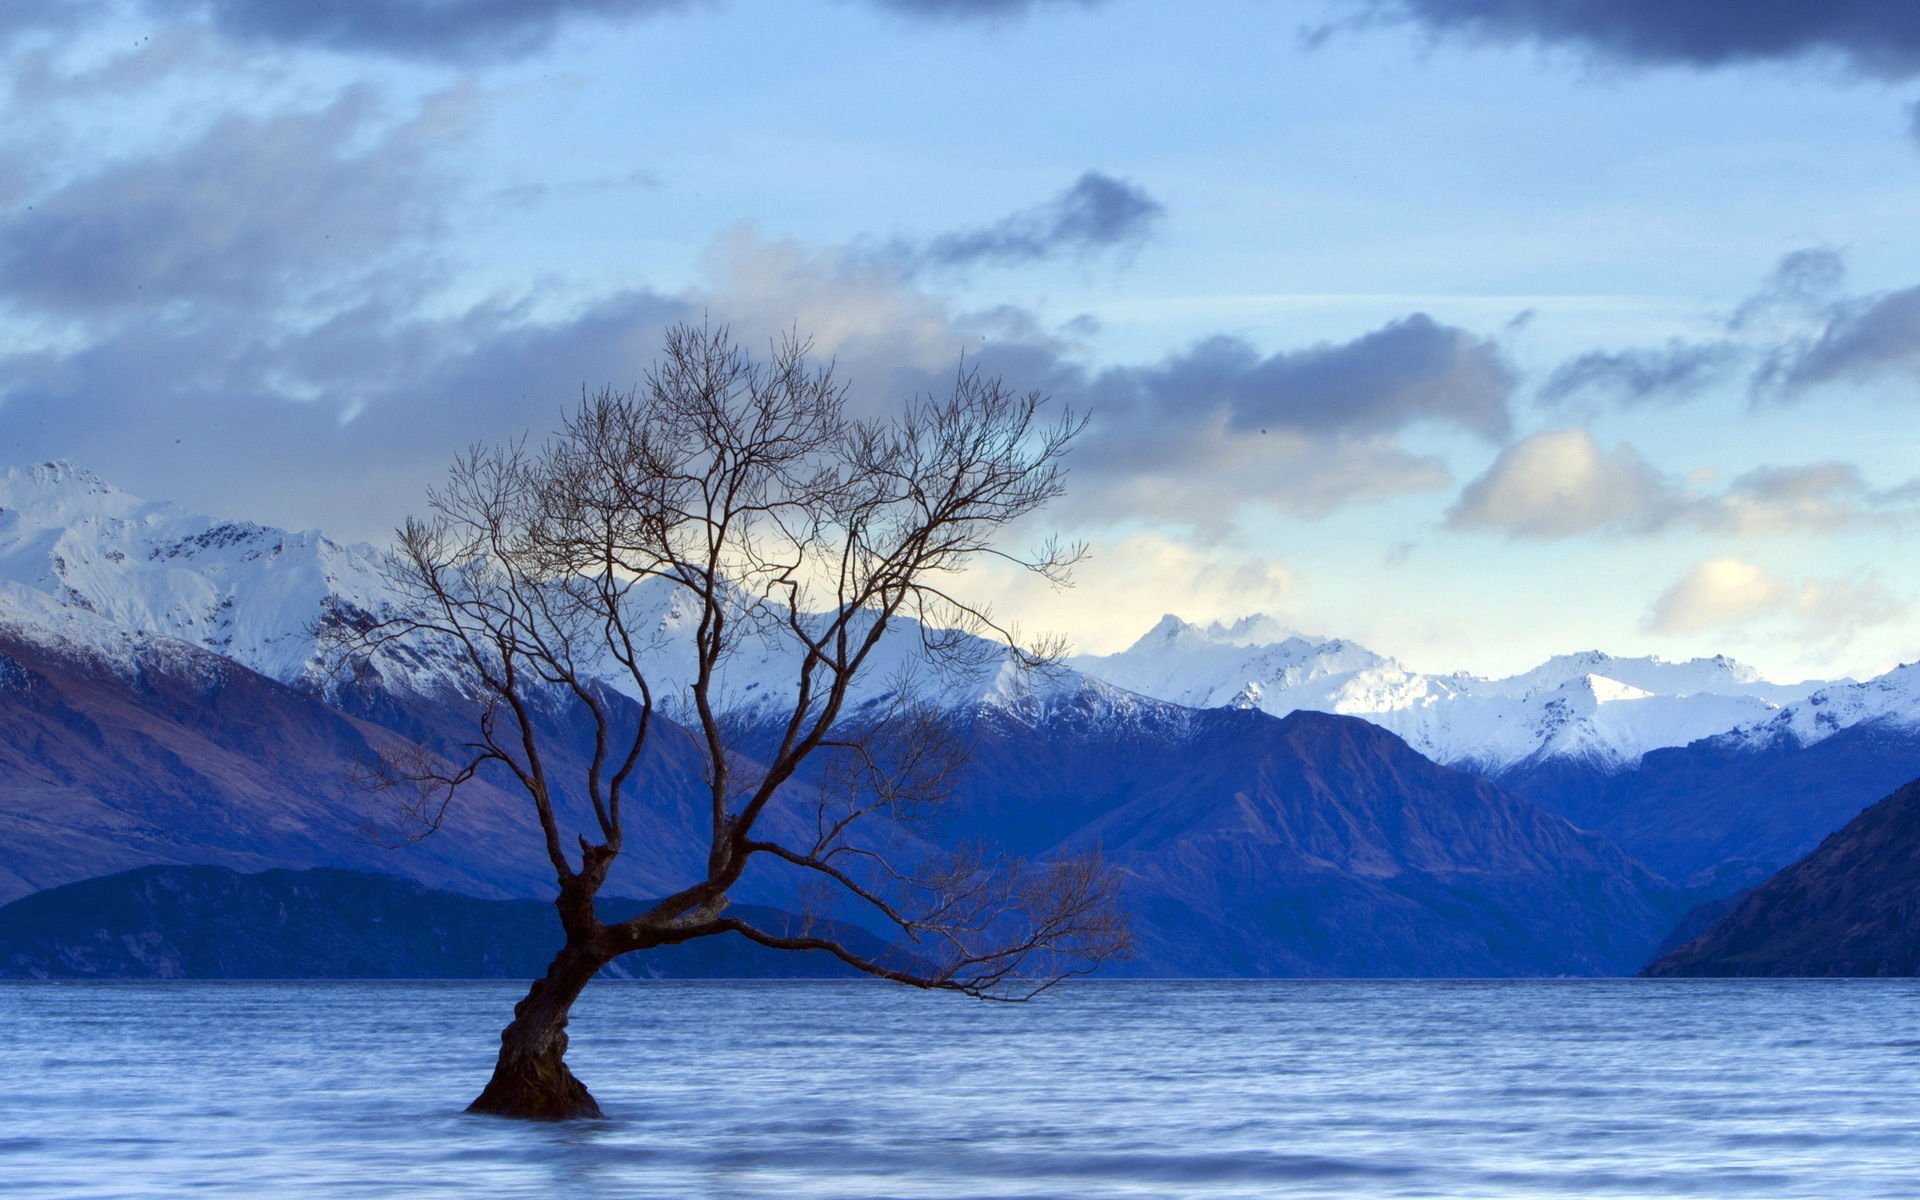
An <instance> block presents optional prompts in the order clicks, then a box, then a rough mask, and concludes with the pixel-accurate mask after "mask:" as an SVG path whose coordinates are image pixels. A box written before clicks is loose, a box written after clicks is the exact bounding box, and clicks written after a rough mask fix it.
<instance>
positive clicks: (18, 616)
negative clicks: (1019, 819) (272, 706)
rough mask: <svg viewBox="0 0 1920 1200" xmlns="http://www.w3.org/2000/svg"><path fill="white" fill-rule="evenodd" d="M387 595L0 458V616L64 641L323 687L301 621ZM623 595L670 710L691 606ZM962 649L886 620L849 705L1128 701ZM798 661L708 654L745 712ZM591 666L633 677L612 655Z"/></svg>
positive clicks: (422, 671) (406, 682)
mask: <svg viewBox="0 0 1920 1200" xmlns="http://www.w3.org/2000/svg"><path fill="white" fill-rule="evenodd" d="M396 602H397V594H396V592H395V591H394V588H393V586H392V584H391V583H390V582H389V581H388V579H387V578H386V576H385V574H384V572H383V568H382V556H381V554H380V553H379V551H377V550H375V549H374V548H373V547H371V546H366V545H350V544H343V543H340V542H336V541H333V540H332V539H330V538H328V537H326V536H325V535H324V534H322V533H320V532H318V531H311V530H310V531H307V532H303V533H289V532H287V531H285V530H281V529H275V528H272V527H270V526H264V525H256V524H253V523H251V522H246V521H222V520H216V519H214V518H211V517H205V516H199V515H196V514H193V513H190V512H187V511H185V510H184V509H181V508H180V507H178V506H177V505H173V504H170V503H165V502H156V501H149V500H145V499H143V498H141V497H139V496H135V495H132V494H130V493H128V492H125V491H122V490H121V489H119V488H117V487H115V486H113V485H112V484H111V483H108V482H107V481H106V480H103V479H101V478H100V477H99V476H97V475H95V474H93V473H92V472H89V471H87V470H85V469H84V468H82V467H78V466H75V465H74V464H72V463H66V462H53V463H42V464H40V465H37V466H32V467H26V468H15V469H8V470H4V471H0V620H5V621H7V622H8V623H9V624H10V625H12V626H14V627H16V628H28V627H30V628H32V629H35V630H38V631H39V633H40V635H41V636H42V638H43V639H44V638H47V637H51V638H55V639H57V640H59V641H60V642H61V643H62V644H64V645H65V646H66V647H67V648H69V649H75V648H79V649H89V650H91V651H93V652H94V653H96V654H107V655H111V656H117V657H119V658H126V657H127V655H128V653H129V651H128V648H127V647H128V638H130V637H132V636H134V635H136V634H137V635H140V636H142V637H144V638H146V639H152V638H155V637H159V638H171V639H177V640H178V641H181V642H185V643H187V644H188V645H191V646H195V647H199V648H201V649H205V650H211V651H213V652H215V653H217V654H220V655H223V656H225V657H227V658H230V659H233V660H234V661H236V662H239V663H241V664H242V665H244V666H246V667H248V668H250V669H252V670H254V671H258V672H259V673H260V674H262V675H266V676H268V677H269V678H272V679H275V680H278V681H279V682H282V683H287V684H292V685H294V686H297V687H303V688H307V689H310V690H324V688H325V686H326V683H327V680H326V679H325V671H326V664H325V662H324V659H323V655H322V651H321V649H320V646H319V645H318V642H317V637H316V629H315V627H316V624H317V623H318V622H320V621H322V620H325V619H328V618H333V617H357V616H373V617H379V616H383V615H387V614H389V613H391V612H392V611H393V609H394V606H395V604H396ZM632 604H633V608H634V610H635V612H634V627H635V629H636V630H639V631H642V632H643V633H644V634H645V635H647V636H649V637H650V638H651V640H652V642H653V648H652V650H651V652H650V654H649V660H650V661H649V667H650V670H649V672H648V673H649V677H650V682H651V683H652V684H653V686H654V692H655V695H656V697H659V698H661V699H663V700H664V701H665V702H666V704H667V706H668V708H669V709H670V710H671V709H672V708H673V706H674V703H675V698H676V697H677V696H680V695H683V694H684V692H685V688H686V685H687V683H688V682H689V681H690V680H691V678H692V676H693V659H692V644H691V638H692V633H693V629H694V627H695V626H696V625H697V624H698V620H699V614H698V611H697V609H696V607H695V605H694V603H693V600H692V598H691V596H690V595H689V594H688V593H686V592H685V591H684V590H681V589H678V588H675V587H673V586H672V585H670V584H667V583H664V582H655V583H653V584H650V585H647V586H642V587H639V588H636V589H635V591H634V594H633V596H632ZM975 649H976V650H977V651H978V653H973V654H968V655H963V656H962V657H963V658H965V659H966V660H967V665H966V666H965V667H963V668H955V667H952V666H949V667H947V668H945V669H939V668H936V667H934V666H932V665H930V664H929V663H928V662H927V661H926V657H925V655H924V653H923V651H922V648H921V639H920V637H919V635H918V631H917V629H916V628H915V627H914V626H913V625H912V623H911V622H904V623H902V624H901V626H900V627H899V628H897V629H896V630H895V631H894V632H891V633H890V634H889V636H888V637H887V639H886V641H884V642H883V643H882V645H881V646H880V647H878V648H877V650H876V653H875V656H874V659H873V661H872V662H871V664H870V665H869V667H868V668H867V669H866V670H865V671H864V672H863V673H862V675H861V676H859V677H858V684H857V689H856V691H855V693H854V694H853V696H852V697H851V698H850V699H851V701H852V703H853V705H854V708H855V711H856V712H857V711H859V710H860V709H862V708H865V709H867V710H870V711H871V710H873V709H875V708H877V707H878V706H881V705H883V704H884V703H885V702H886V701H887V700H888V699H889V698H890V697H891V696H892V695H893V694H894V693H895V692H897V691H899V690H900V689H903V688H910V689H912V690H913V692H914V693H915V695H916V696H918V697H919V698H920V699H921V700H922V701H924V702H926V703H930V704H933V705H936V706H939V707H941V708H946V709H971V708H976V707H979V708H988V709H993V710H997V711H1000V712H1003V713H1005V714H1009V715H1012V716H1016V717H1020V718H1022V719H1025V720H1028V721H1033V720H1038V719H1041V718H1042V717H1043V716H1044V714H1046V713H1048V712H1050V711H1053V710H1055V709H1057V708H1059V707H1061V706H1064V705H1075V704H1077V705H1081V706H1086V705H1092V706H1094V707H1097V708H1100V709H1103V710H1109V711H1119V710H1122V709H1125V708H1127V707H1129V706H1130V705H1134V704H1137V703H1139V702H1140V701H1139V698H1138V697H1133V696H1129V695H1127V694H1125V693H1123V692H1121V691H1120V690H1119V689H1117V688H1113V687H1110V686H1107V685H1105V684H1103V683H1101V682H1099V681H1098V680H1089V679H1085V678H1083V677H1081V676H1080V675H1079V674H1078V673H1077V672H1073V671H1066V670H1059V671H1048V672H1040V673H1035V672H1029V671H1024V670H1021V669H1019V668H1018V667H1017V666H1016V665H1015V664H1013V663H1012V662H1010V661H1009V660H1008V659H1007V657H1006V656H1005V655H1004V654H999V653H995V652H994V651H993V649H992V647H990V646H988V645H987V644H985V643H978V644H977V645H976V646H975ZM798 662H799V659H798V655H797V654H796V653H795V652H794V650H793V648H792V645H791V643H790V642H784V641H783V640H781V639H778V638H775V639H770V640H768V641H766V642H765V643H762V642H759V641H756V640H754V639H751V638H747V639H743V640H742V642H741V644H740V646H739V649H738V652H737V653H735V654H734V655H733V656H732V657H731V658H730V659H729V660H728V662H727V664H726V666H725V669H724V674H723V676H722V679H721V686H720V689H719V692H720V695H721V696H722V698H723V703H724V704H725V706H726V707H728V708H729V709H732V710H735V711H736V712H739V713H742V714H745V715H746V716H748V717H753V716H772V715H774V710H777V709H780V708H781V706H782V705H783V704H790V703H791V696H792V693H793V691H794V688H795V676H796V672H797V670H798ZM375 667H376V669H377V670H378V672H379V674H380V676H381V680H382V682H383V683H384V684H385V685H386V686H387V687H388V688H389V689H390V690H401V691H412V692H417V693H420V694H423V695H434V694H437V693H438V692H440V691H442V690H443V689H445V688H447V687H449V686H456V681H457V679H458V678H459V672H458V670H457V668H456V667H455V665H454V664H453V663H451V662H449V661H448V660H447V659H446V658H445V657H444V656H442V655H436V654H435V653H434V652H433V651H432V649H431V647H427V648H425V652H424V653H420V654H388V655H383V656H381V657H380V658H379V659H378V660H377V661H376V663H375ZM605 676H606V678H607V680H608V682H610V683H612V684H613V686H615V687H616V688H622V690H626V691H629V692H631V691H633V690H634V689H633V687H632V681H631V680H630V679H626V678H625V677H624V675H623V673H622V672H620V671H618V670H617V669H614V668H611V667H610V668H609V669H608V670H607V671H606V672H605ZM623 684H624V685H625V686H624V687H623ZM779 715H784V712H781V713H780V714H779Z"/></svg>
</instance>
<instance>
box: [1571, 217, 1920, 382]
mask: <svg viewBox="0 0 1920 1200" xmlns="http://www.w3.org/2000/svg"><path fill="white" fill-rule="evenodd" d="M1845 282H1846V264H1845V262H1844V261H1843V260H1842V258H1841V256H1840V254H1839V252H1838V251H1836V250H1833V249H1830V248H1828V247H1824V246H1816V247H1810V248H1808V249H1804V250H1796V251H1793V252H1792V253H1790V254H1787V255H1785V256H1783V257H1782V258H1781V259H1780V261H1779V262H1778V263H1777V264H1775V266H1774V268H1773V270H1771V271H1770V272H1768V274H1767V276H1766V278H1765V279H1763V280H1762V281H1761V282H1760V285H1759V286H1758V287H1757V288H1756V289H1755V290H1754V292H1753V293H1752V294H1751V295H1749V296H1748V297H1746V298H1745V299H1744V300H1742V301H1741V302H1740V304H1739V305H1738V306H1736V307H1735V309H1734V310H1733V312H1732V314H1731V315H1730V316H1727V317H1725V318H1724V319H1722V320H1721V322H1720V325H1721V329H1722V332H1723V335H1724V336H1721V337H1708V338H1701V339H1697V340H1691V341H1690V340H1685V339H1674V340H1671V341H1669V342H1667V343H1666V345H1664V346H1655V347H1636V348H1630V349H1625V350H1594V351H1589V352H1588V353H1585V354H1581V355H1578V356H1576V357H1574V358H1572V359H1570V360H1568V361H1567V362H1565V363H1562V364H1561V365H1560V366H1559V367H1558V368H1556V369H1555V370H1554V372H1553V373H1552V374H1551V375H1549V376H1548V377H1547V381H1546V382H1545V383H1544V384H1543V385H1542V386H1541V388H1540V392H1539V399H1540V400H1541V401H1542V402H1543V403H1545V404H1549V405H1555V404H1564V403H1567V402H1569V401H1574V400H1586V399H1599V400H1607V401H1612V402H1615V403H1618V404H1621V405H1624V406H1631V405H1637V404H1650V403H1678V402H1681V401H1685V400H1688V399H1691V398H1693V397H1694V396H1697V395H1699V394H1700V393H1702V392H1704V391H1706V390H1708V389H1709V388H1711V387H1713V386H1715V385H1717V384H1721V383H1724V382H1728V381H1731V380H1734V379H1736V378H1741V377H1744V386H1745V387H1746V388H1747V390H1748V392H1749V394H1750V396H1751V397H1752V399H1753V400H1754V401H1755V402H1756V403H1764V402H1781V401H1789V400H1796V399H1800V398H1801V397H1802V396H1804V395H1805V394H1806V393H1808V392H1809V391H1810V390H1812V389H1815V388H1817V387H1820V386H1822V385H1826V384H1832V383H1839V382H1850V383H1861V382H1867V381H1870V380H1875V379H1886V378H1898V377H1900V376H1901V375H1902V373H1909V374H1910V373H1912V372H1914V371H1915V370H1917V369H1920V287H1916V288H1911V289H1907V290H1904V291H1895V292H1887V293H1882V294H1879V295H1875V296H1866V297H1857V296H1848V295H1846V294H1845V293H1844V290H1843V287H1844V284H1845Z"/></svg>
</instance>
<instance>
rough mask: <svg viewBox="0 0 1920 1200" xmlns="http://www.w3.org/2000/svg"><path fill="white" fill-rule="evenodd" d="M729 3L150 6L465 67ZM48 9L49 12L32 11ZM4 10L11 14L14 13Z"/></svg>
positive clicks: (976, 15)
mask: <svg viewBox="0 0 1920 1200" xmlns="http://www.w3.org/2000/svg"><path fill="white" fill-rule="evenodd" d="M722 2H723V0H325V2H324V3H312V2H307V0H144V3H145V7H146V8H147V10H148V11H150V12H152V13H153V14H155V15H156V16H159V17H162V18H175V19H188V20H204V21H208V22H210V23H211V24H212V26H213V27H214V28H215V29H217V30H219V31H220V32H221V33H222V34H224V35H225V36H227V37H229V38H233V39H235V40H239V41H249V42H259V43H266V44H269V45H280V46H297V47H302V48H306V49H317V50H327V51H333V52H337V53H344V54H373V55H382V56H387V57H392V58H401V59H412V60H415V61H426V62H441V63H448V64H454V65H461V66H471V65H476V64H482V63H491V62H503V61H508V60H512V59H518V58H525V57H529V56H531V55H535V54H538V53H540V52H541V51H543V50H545V49H547V48H548V47H549V46H550V45H552V43H553V40H554V38H555V37H556V36H558V34H559V33H560V31H561V30H562V29H563V28H564V27H565V26H566V25H568V24H569V23H571V22H574V21H579V20H599V21H606V22H619V21H642V20H648V19H651V18H657V17H662V16H668V15H672V14H675V13H681V12H687V11H691V10H696V9H699V8H704V7H712V6H714V5H717V4H719V3H722ZM868 2H869V3H870V4H872V5H873V6H874V7H877V8H879V9H881V10H882V11H885V12H890V13H895V14H898V15H901V16H906V17H911V18H919V19H923V20H926V21H931V22H961V21H967V20H1009V19H1016V18H1020V17H1024V16H1026V15H1027V14H1029V13H1030V12H1032V11H1034V10H1036V9H1040V8H1048V7H1066V6H1072V7H1079V8H1091V7H1094V6H1096V5H1097V4H1099V3H1102V2H1103V0H868ZM40 5H45V6H46V8H47V9H48V11H47V12H46V13H45V14H34V13H32V12H31V10H33V9H35V8H36V7H38V6H40ZM17 7H18V8H21V9H24V10H28V13H27V14H26V15H16V16H11V17H9V16H0V40H3V39H4V38H5V36H6V34H7V31H8V28H9V23H12V24H16V25H19V26H22V27H28V26H32V25H51V24H54V23H55V20H56V18H58V19H59V20H60V21H62V22H65V21H70V20H72V19H73V17H74V16H75V15H77V14H78V11H79V8H80V6H78V5H69V4H67V3H64V2H63V0H33V2H32V3H29V4H22V5H18V6H17ZM7 11H11V10H10V9H9V10H7Z"/></svg>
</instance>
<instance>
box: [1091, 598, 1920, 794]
mask: <svg viewBox="0 0 1920 1200" xmlns="http://www.w3.org/2000/svg"><path fill="white" fill-rule="evenodd" d="M1270 631H1279V632H1280V633H1281V634H1282V636H1281V637H1280V640H1278V641H1271V642H1262V641H1259V640H1257V638H1258V636H1259V634H1260V633H1262V632H1270ZM1072 665H1073V666H1075V667H1077V668H1078V669H1080V670H1082V671H1085V672H1088V673H1090V674H1094V675H1097V676H1100V677H1101V678H1104V679H1107V680H1109V681H1111V682H1113V683H1115V684H1118V685H1119V686H1121V687H1124V688H1129V689H1132V690H1134V691H1137V692H1141V693H1143V694H1145V695H1149V696H1154V697H1157V698H1160V699H1164V700H1170V701H1173V702H1174V703H1176V704H1184V705H1188V706H1190V707H1194V708H1216V707H1223V706H1234V707H1244V708H1258V709H1261V710H1262V711H1265V712H1268V713H1272V714H1274V715H1275V716H1284V715H1286V714H1287V713H1290V712H1294V711H1297V710H1302V709H1304V710H1308V711H1315V712H1331V713H1341V714H1345V715H1349V716H1357V717H1364V718H1365V719H1367V720H1369V721H1372V722H1374V723H1375V724H1377V725H1380V726H1383V727H1385V728H1387V729H1389V730H1392V731H1393V732H1394V733H1396V734H1399V735H1400V736H1401V737H1403V738H1405V739H1406V740H1407V741H1408V742H1409V743H1411V744H1412V745H1413V746H1414V747H1415V748H1416V749H1418V750H1420V751H1421V752H1422V753H1424V754H1426V755H1427V756H1428V757H1429V758H1433V759H1435V760H1436V761H1439V762H1444V763H1452V764H1457V765H1462V766H1469V767H1473V768H1476V769H1479V770H1486V771H1498V770H1502V769H1505V768H1508V767H1512V766H1515V765H1518V764H1519V763H1522V762H1525V761H1528V760H1530V759H1535V758H1557V757H1566V758H1574V759H1580V760H1583V761H1588V762H1592V763H1595V764H1597V765H1600V766H1604V767H1625V766H1630V765H1632V764H1633V763H1636V762H1638V761H1639V759H1640V757H1641V756H1642V755H1644V754H1645V753H1646V752H1647V751H1649V750H1652V749H1656V748H1658V747H1662V746H1677V745H1684V744H1686V743H1687V742H1690V741H1693V740H1695V739H1697V738H1702V737H1708V736H1711V735H1714V734H1717V733H1721V732H1724V731H1726V730H1729V729H1732V728H1734V727H1736V726H1740V725H1744V724H1749V723H1752V722H1755V721H1762V720H1765V719H1768V718H1770V717H1771V716H1772V715H1773V714H1774V713H1775V712H1776V711H1778V709H1779V707H1780V706H1781V705H1783V704H1787V703H1791V702H1793V701H1796V700H1800V699H1802V698H1803V697H1806V696H1807V695H1809V694H1810V693H1812V692H1813V691H1815V689H1817V688H1819V687H1820V686H1822V685H1820V684H1818V683H1806V684H1774V683H1770V682H1768V681H1767V680H1765V679H1762V678H1761V677H1760V675H1759V674H1758V673H1757V672H1755V671H1753V670H1752V669H1751V668H1748V667H1745V666H1742V665H1741V664H1739V663H1736V662H1734V661H1733V660H1731V659H1728V658H1726V657H1724V656H1717V657H1714V658H1701V659H1693V660H1691V661H1688V662H1678V663H1674V662H1666V661H1663V660H1661V659H1658V658H1616V657H1613V656H1612V655H1607V654H1602V653H1600V652H1598V651H1586V652H1583V653H1579V654H1566V655H1560V656H1558V657H1555V658H1553V659H1549V660H1548V661H1547V662H1545V663H1543V664H1541V665H1540V666H1538V667H1535V668H1534V669H1533V670H1531V671H1527V672H1525V673H1523V674H1520V675H1515V676H1512V677H1509V678H1505V679H1486V678H1482V677H1480V676H1476V675H1468V674H1451V675H1426V674H1421V673H1418V672H1414V671H1410V670H1408V669H1407V668H1406V667H1404V666H1402V665H1401V664H1400V663H1398V662H1396V661H1394V660H1393V659H1390V658H1386V657H1384V656H1382V655H1379V654H1376V653H1374V652H1373V651H1371V650H1368V649H1367V648H1365V647H1364V646H1359V645H1356V644H1355V643H1353V642H1349V641H1344V640H1341V639H1337V638H1335V639H1327V638H1317V637H1310V636H1306V635H1303V634H1298V633H1292V632H1288V631H1285V630H1284V627H1283V626H1281V625H1280V624H1279V623H1278V622H1276V621H1273V620H1271V619H1270V618H1266V617H1251V618H1246V619H1244V620H1241V621H1239V622H1236V623H1234V624H1233V625H1231V626H1222V625H1219V624H1215V625H1212V626H1208V627H1205V628H1203V627H1200V626H1197V625H1192V624H1189V623H1187V622H1185V621H1182V620H1180V619H1179V618H1178V617H1175V616H1171V615H1169V616H1166V617H1163V618H1161V620H1160V622H1159V623H1158V624H1157V625H1155V626H1154V627H1153V628H1152V629H1151V630H1149V631H1148V632H1147V634H1146V636H1144V637H1142V638H1141V639H1140V640H1139V641H1138V642H1136V643H1134V645H1133V646H1131V647H1129V648H1128V649H1126V650H1124V651H1121V652H1120V653H1118V654H1111V655H1104V656H1081V657H1078V658H1075V659H1074V660H1072ZM1915 711H1916V712H1920V704H1916V706H1915Z"/></svg>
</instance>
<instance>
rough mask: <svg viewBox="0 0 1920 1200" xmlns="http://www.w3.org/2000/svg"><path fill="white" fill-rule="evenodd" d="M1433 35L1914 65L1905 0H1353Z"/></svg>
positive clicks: (1671, 58) (1919, 23)
mask: <svg viewBox="0 0 1920 1200" xmlns="http://www.w3.org/2000/svg"><path fill="white" fill-rule="evenodd" d="M1358 3H1359V4H1361V5H1362V6H1364V7H1365V8H1366V9H1367V10H1369V12H1370V13H1371V14H1373V15H1388V16H1393V17H1399V18H1403V19H1406V20H1411V21H1414V22H1417V23H1418V24H1420V25H1422V26H1424V27H1425V28H1427V29H1428V30H1430V31H1432V32H1434V33H1436V34H1441V35H1461V36H1465V37H1469V38H1475V39H1481V40H1486V41H1494V42H1523V41H1531V42H1539V43H1543V44H1555V45H1559V44H1564V45H1571V46H1577V47H1579V48H1581V49H1584V50H1587V51H1590V52H1592V53H1594V54H1597V55H1600V56H1602V57H1605V58H1608V59H1611V60H1614V61H1617V62H1626V63H1635V64H1650V65H1652V64H1674V65H1682V66H1693V67H1717V66H1723V65H1731V64H1736V63H1748V62H1768V61H1781V60H1789V59H1799V58H1821V57H1825V58H1837V59H1840V60H1842V61H1844V62H1845V63H1847V64H1848V65H1849V66H1851V67H1852V68H1853V69H1854V70H1857V71H1860V72H1863V73H1866V74H1870V75H1877V76H1882V77H1886V78H1904V77H1908V76H1911V75H1913V74H1915V73H1916V72H1920V6H1917V5H1915V4H1913V3H1912V2H1911V0H1827V2H1825V3H1804V2H1802V0H1749V2H1747V3H1719V2H1717V0H1358Z"/></svg>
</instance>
